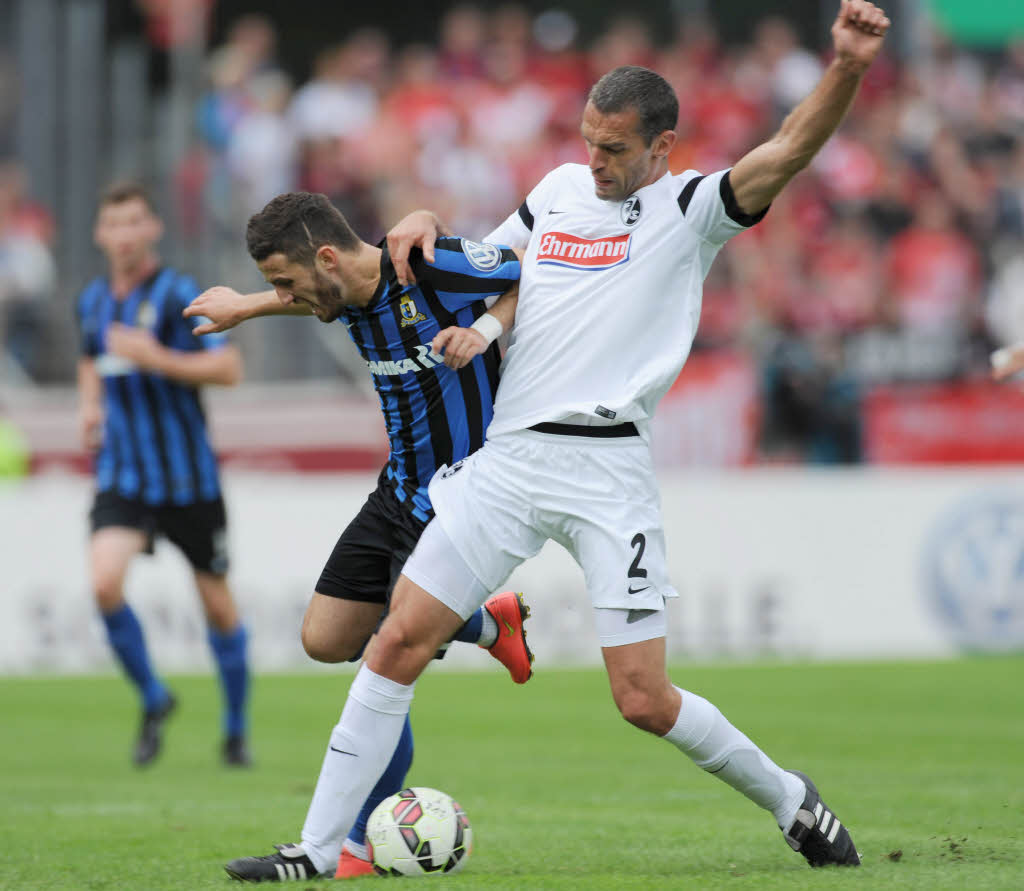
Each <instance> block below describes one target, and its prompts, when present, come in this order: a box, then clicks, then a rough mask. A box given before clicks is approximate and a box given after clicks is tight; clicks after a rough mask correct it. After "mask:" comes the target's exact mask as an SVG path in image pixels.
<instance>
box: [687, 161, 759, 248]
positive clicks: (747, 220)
mask: <svg viewBox="0 0 1024 891" xmlns="http://www.w3.org/2000/svg"><path fill="white" fill-rule="evenodd" d="M730 169H731V168H730ZM676 179H677V181H678V182H680V183H681V184H682V190H681V191H680V193H679V198H678V201H679V209H680V210H681V211H682V212H683V216H684V217H686V222H687V223H689V224H690V226H691V227H692V228H693V229H694V231H695V232H696V233H697V234H698V235H699V236H700V237H701V238H703V239H704V240H705V241H708V242H710V243H711V244H717V245H723V244H725V243H726V242H727V241H728V240H729V239H730V238H732V237H733V236H734V235H737V234H739V233H740V232H744V231H745V230H747V229H748V228H750V227H751V226H753V225H754V223H757V222H759V221H760V220H761V219H762V218H763V217H764V215H765V214H766V213H768V208H767V207H766V208H764V210H762V211H760V212H759V213H756V214H753V215H751V214H746V213H744V212H743V211H742V210H740V208H739V205H737V204H736V196H735V195H734V194H733V191H732V186H731V185H730V183H729V170H719V171H717V172H716V173H709V174H708V175H707V176H702V175H701V174H699V173H698V172H697V171H696V170H687V171H686V173H683V174H681V175H680V176H678V177H676Z"/></svg>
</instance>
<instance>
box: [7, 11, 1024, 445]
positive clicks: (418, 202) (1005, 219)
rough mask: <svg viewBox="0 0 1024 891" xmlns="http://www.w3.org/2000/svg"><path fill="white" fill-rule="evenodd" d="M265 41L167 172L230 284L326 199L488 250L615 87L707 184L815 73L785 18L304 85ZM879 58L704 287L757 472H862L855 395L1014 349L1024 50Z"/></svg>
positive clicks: (456, 23)
mask: <svg viewBox="0 0 1024 891" xmlns="http://www.w3.org/2000/svg"><path fill="white" fill-rule="evenodd" d="M276 37H277V35H276V31H275V24H274V23H273V22H272V21H270V20H269V19H266V18H263V17H261V16H257V15H250V16H246V17H244V18H243V19H241V20H239V21H237V22H236V23H234V25H233V26H232V27H231V28H230V30H229V32H228V33H227V36H226V39H225V41H224V42H223V43H222V44H221V45H219V46H216V47H215V48H213V49H212V51H211V52H210V53H209V56H208V63H207V79H206V83H207V86H206V88H205V92H204V93H203V95H202V96H201V98H200V100H199V102H198V106H197V108H196V119H195V120H196V127H197V130H198V141H197V145H196V148H195V149H194V151H193V152H192V153H191V154H190V155H189V156H188V157H186V158H183V159H182V161H181V164H180V166H179V168H178V170H177V172H176V194H177V195H178V196H179V203H180V212H181V219H182V221H183V225H184V228H185V234H186V236H188V235H189V234H190V233H191V235H192V237H195V238H203V239H209V238H211V237H212V238H213V239H214V240H215V242H216V243H219V242H223V243H224V244H225V245H229V244H230V245H231V246H232V250H230V251H229V250H225V251H224V252H223V255H224V256H230V257H233V258H235V259H234V260H233V261H232V262H237V263H240V264H241V263H245V262H246V260H245V256H244V252H241V253H240V252H239V248H240V243H241V233H242V231H243V229H244V223H245V220H246V219H247V217H248V216H249V215H250V214H251V213H253V212H254V211H256V210H259V209H260V208H261V207H262V206H263V204H264V203H265V202H266V201H267V200H269V199H270V198H272V197H273V196H274V195H276V194H278V193H280V192H283V191H288V190H291V189H297V188H298V189H305V190H309V191H315V192H324V193H326V194H327V195H329V196H330V197H331V199H332V200H333V201H334V202H335V203H336V204H337V206H338V207H339V208H340V209H341V210H342V212H343V213H344V214H345V215H346V216H347V217H348V218H349V220H350V221H351V223H352V224H353V226H354V227H355V229H356V231H358V232H359V233H360V234H362V235H364V236H365V237H367V238H379V237H381V236H382V235H383V233H384V232H385V231H386V229H387V227H388V226H390V225H391V224H392V223H394V222H395V221H397V220H398V219H399V218H400V217H401V216H403V215H404V214H405V213H406V212H408V211H410V210H412V209H415V208H419V207H429V208H431V209H433V210H435V211H436V212H437V213H438V214H439V215H440V216H441V217H442V218H444V219H446V220H447V221H448V222H449V224H450V225H451V227H452V228H453V229H454V230H455V231H457V232H460V233H465V234H467V235H471V236H477V237H479V236H482V235H483V234H485V233H486V232H487V231H488V230H489V229H491V228H492V227H493V226H494V225H495V224H496V223H498V222H499V221H500V220H501V219H503V218H504V217H505V216H506V215H507V214H508V213H510V212H512V211H513V210H514V209H515V208H516V207H518V205H519V203H520V202H521V201H522V199H523V197H524V196H525V195H526V194H527V192H528V191H529V190H530V189H531V188H532V186H533V185H534V184H535V183H536V182H537V181H538V180H539V179H540V178H541V176H543V175H544V173H546V172H547V171H548V170H550V169H551V168H553V167H555V166H556V165H558V164H561V163H563V162H566V161H585V156H584V154H583V149H582V143H581V140H580V137H579V130H578V127H579V119H580V113H581V110H582V107H583V104H584V101H585V97H586V92H587V89H588V87H589V85H590V84H591V83H593V81H594V80H595V79H596V78H597V77H598V76H600V74H602V73H603V72H604V71H607V70H608V69H610V68H612V67H615V66H617V65H622V64H638V65H646V66H649V67H652V68H654V69H656V70H657V71H659V72H660V73H662V74H663V75H664V76H665V77H666V78H667V79H668V80H669V81H670V82H671V83H672V84H673V86H674V87H675V89H676V91H677V93H678V95H679V97H680V102H681V115H680V122H679V140H678V143H677V145H676V148H675V150H674V151H673V154H672V157H671V159H670V166H671V168H672V170H673V172H677V173H678V172H681V171H683V170H686V169H689V168H693V169H697V170H700V171H702V172H710V171H712V170H715V169H720V168H722V167H725V166H728V165H730V164H731V163H733V162H735V160H736V159H738V158H739V157H740V156H741V155H742V154H743V153H744V152H745V151H746V150H748V149H749V148H751V147H753V146H754V145H756V144H757V143H759V142H760V141H762V140H764V139H765V138H766V137H768V136H769V135H771V133H772V132H773V131H774V130H775V129H776V128H777V127H778V125H779V124H780V122H781V121H782V119H783V118H784V116H785V115H786V113H787V112H788V111H789V110H790V109H791V108H792V107H793V106H794V105H795V104H796V103H797V102H798V101H799V100H800V99H801V98H802V97H803V96H804V95H806V94H807V92H808V91H809V90H810V89H811V88H812V87H813V85H814V84H815V82H816V81H817V79H818V77H819V75H820V73H821V71H822V70H823V66H824V65H825V64H826V63H827V61H828V56H827V53H825V54H823V53H822V52H819V49H820V48H818V47H807V46H803V45H801V43H800V41H799V40H798V38H797V35H796V33H795V31H794V30H793V28H792V27H791V26H790V25H789V24H788V23H787V22H785V21H783V20H781V19H777V18H768V19H765V20H763V21H761V22H760V23H758V24H757V26H756V28H755V29H754V31H753V36H752V38H751V40H750V41H749V43H747V44H745V45H723V44H722V43H721V42H720V41H719V39H718V37H717V35H716V33H715V30H714V28H713V27H712V25H711V24H710V23H709V22H707V21H702V20H687V21H682V22H681V23H680V25H679V28H678V30H677V32H676V33H675V34H671V35H665V34H653V33H652V32H651V29H650V28H649V26H648V25H647V24H646V23H645V22H644V21H643V20H642V19H639V18H634V17H630V16H629V15H625V14H624V15H623V16H622V17H621V18H619V19H617V20H615V21H611V22H609V23H607V25H606V26H605V28H604V29H603V30H602V31H601V32H600V34H599V35H598V36H597V37H596V39H594V40H592V41H588V42H587V44H586V45H584V42H583V41H582V40H581V39H580V35H579V32H578V28H577V23H576V22H575V21H574V20H573V19H572V18H571V17H570V16H569V15H568V14H566V13H564V12H559V11H549V12H546V13H543V14H541V15H538V16H534V15H532V14H530V13H529V12H527V11H526V10H525V9H524V8H523V7H520V6H516V5H508V6H502V7H500V8H499V9H497V10H493V11H492V10H489V9H488V10H487V11H485V10H484V8H483V7H477V6H473V5H464V6H459V7H454V8H452V9H451V10H450V11H449V12H448V13H447V14H446V15H445V16H444V17H443V19H442V20H441V21H440V22H439V28H438V37H437V40H436V42H435V43H432V44H408V45H404V46H400V47H396V46H394V45H392V44H391V42H390V41H389V39H388V37H387V36H386V35H385V33H384V32H383V31H378V30H374V29H361V30H358V31H355V32H353V33H350V34H347V35H345V36H344V38H343V39H342V40H340V41H339V42H338V43H336V44H334V45H330V46H327V47H326V48H324V49H323V50H321V51H320V52H319V53H318V54H317V56H316V58H315V63H314V65H313V70H312V74H311V76H310V77H309V79H308V80H306V81H305V82H303V83H299V84H296V83H294V82H293V79H292V78H291V77H290V76H289V74H288V73H287V72H286V71H285V70H284V69H283V68H282V67H281V66H280V65H279V64H278V62H277V61H276V56H275V46H276ZM666 38H669V39H668V41H667V42H666ZM893 49H894V48H892V47H890V54H889V55H888V56H885V57H883V58H881V59H880V60H879V61H878V62H877V63H876V65H875V66H874V67H873V68H872V70H871V71H870V73H869V75H868V78H867V80H866V82H865V84H864V86H863V88H862V90H861V93H860V95H859V97H858V100H857V102H856V105H855V107H854V109H853V110H852V112H851V113H850V115H849V117H848V118H847V120H846V121H845V123H844V124H843V127H842V129H841V131H840V133H839V134H838V135H837V136H836V137H835V138H834V139H833V140H832V141H831V142H830V143H829V144H828V145H827V146H826V147H825V149H824V150H823V151H822V152H821V154H820V155H819V157H818V158H817V159H816V160H815V162H814V164H813V166H812V168H811V169H810V170H808V171H806V172H804V173H803V174H801V175H800V176H799V177H798V178H797V179H796V180H795V181H794V182H793V183H792V184H791V186H790V187H789V189H787V190H786V191H785V192H784V193H783V194H782V196H781V197H780V198H779V200H777V201H776V202H775V205H774V206H773V208H772V210H771V212H770V213H769V214H768V216H767V218H766V219H765V221H764V222H763V223H762V224H760V225H759V226H757V227H755V229H754V230H752V231H751V232H750V233H746V234H744V235H742V236H740V237H739V238H738V239H736V240H735V241H734V242H733V244H732V245H731V246H730V248H729V249H727V250H726V251H724V252H723V253H722V254H721V256H720V257H719V259H718V261H717V262H716V264H715V265H714V267H713V269H712V272H711V274H710V277H709V278H708V281H707V283H706V289H705V305H704V312H703V317H702V322H701V327H700V331H699V334H698V339H697V343H696V346H695V349H696V350H733V351H735V350H741V351H743V352H744V353H745V354H746V355H748V356H749V357H751V359H752V362H753V363H754V366H755V367H756V368H757V369H758V374H759V376H760V381H761V388H762V394H763V405H762V408H763V411H762V431H763V432H762V449H763V452H764V455H765V456H766V457H769V458H770V457H772V456H780V457H783V458H785V457H787V456H794V457H796V458H797V459H800V458H805V459H808V460H816V461H856V460H859V459H860V457H861V446H860V406H861V403H862V399H863V396H864V394H865V392H867V391H868V390H869V389H870V388H871V387H873V386H875V385H878V384H891V383H909V382H935V381H950V380H965V379H968V380H969V379H972V378H980V377H982V376H984V375H985V374H986V373H987V356H988V352H989V351H990V349H992V348H993V347H994V346H997V345H1001V344H1004V343H1007V342H1010V341H1014V340H1019V339H1022V338H1024V40H1021V41H1019V42H1012V41H1011V42H1009V43H1008V45H1007V46H1006V47H1005V48H1004V49H1003V50H1001V51H998V52H995V51H993V52H985V53H980V52H977V51H969V50H967V49H965V48H962V47H958V46H956V45H955V44H954V43H952V42H951V41H950V40H948V39H947V38H945V37H944V36H943V35H941V34H940V33H938V32H936V33H934V34H933V35H932V36H931V38H930V39H929V41H928V42H927V44H926V45H925V46H923V47H921V49H920V51H919V52H917V53H915V54H914V55H913V56H912V57H910V58H908V59H906V60H903V61H900V60H898V59H897V58H896V57H895V55H894V54H893V52H892V51H893ZM8 166H9V167H10V171H9V175H6V176H3V177H0V301H2V302H3V305H4V312H5V317H6V318H7V323H6V324H7V332H6V334H5V338H6V342H7V344H8V347H9V348H10V349H11V350H13V351H14V353H15V354H16V353H17V337H16V330H14V329H16V327H17V312H14V313H13V322H12V313H11V312H10V311H9V307H10V306H13V305H16V304H17V301H19V300H20V301H22V302H24V301H25V300H31V299H33V296H34V295H35V294H38V293H43V292H45V291H46V289H47V288H48V287H50V286H52V279H53V272H52V260H51V259H50V256H49V250H50V246H49V245H48V244H47V234H48V233H47V231H46V227H45V225H42V226H41V225H40V222H39V220H38V219H37V218H36V217H35V215H34V214H33V213H32V212H31V204H30V202H28V201H27V199H26V198H25V196H24V195H23V194H22V192H21V191H20V190H21V189H22V185H23V184H21V183H19V182H17V180H18V177H17V175H16V171H15V170H14V168H13V167H11V166H10V165H8ZM5 169H6V168H5ZM12 202H13V205H12ZM19 202H20V203H19ZM14 205H16V206H14ZM17 207H20V208H22V209H21V210H18V209H17ZM211 231H212V234H211ZM12 258H20V259H12ZM220 272H221V273H222V274H223V275H224V276H229V275H231V274H232V270H231V269H224V270H221V271H220ZM12 325H13V328H12Z"/></svg>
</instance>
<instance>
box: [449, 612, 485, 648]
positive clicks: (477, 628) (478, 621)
mask: <svg viewBox="0 0 1024 891" xmlns="http://www.w3.org/2000/svg"><path fill="white" fill-rule="evenodd" d="M483 630H484V608H483V607H480V609H478V610H477V611H476V612H475V613H473V615H471V616H470V617H469V618H468V619H466V624H465V625H463V626H462V627H461V628H460V629H459V630H458V631H456V632H455V634H453V635H452V640H457V641H461V642H462V643H477V642H478V641H479V640H480V635H481V634H483Z"/></svg>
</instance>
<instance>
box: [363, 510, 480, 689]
mask: <svg viewBox="0 0 1024 891" xmlns="http://www.w3.org/2000/svg"><path fill="white" fill-rule="evenodd" d="M432 525H437V523H436V520H435V521H434V523H432ZM429 530H430V527H429V526H428V527H427V531H428V532H429ZM476 584H477V585H479V582H476ZM484 596H486V594H485V595H484ZM481 602H482V600H481ZM464 621H465V619H464V618H463V617H462V616H461V615H459V613H457V612H455V610H453V609H452V608H451V607H450V606H447V605H446V604H445V603H443V602H442V601H440V600H438V598H437V597H435V596H434V595H433V594H432V593H430V592H429V591H427V590H426V589H425V588H423V587H422V586H421V585H420V584H418V583H417V582H415V581H413V580H412V579H411V578H409V577H408V576H407V575H405V574H404V573H403V574H402V575H401V576H399V578H398V582H397V584H396V585H395V590H394V591H393V592H392V595H391V606H390V609H389V611H388V614H387V616H386V617H385V619H384V621H383V623H382V624H381V626H380V629H379V631H378V632H377V635H376V636H375V637H374V638H373V639H372V640H371V641H370V644H369V646H367V648H366V664H367V666H368V667H369V668H370V670H371V671H373V672H375V673H376V674H380V675H383V676H384V677H386V678H389V679H391V680H393V681H396V682H398V683H400V684H411V683H412V682H413V681H415V680H416V678H417V677H419V675H420V673H421V672H422V671H423V669H424V668H425V667H426V666H427V663H429V662H430V660H431V659H433V658H434V655H435V654H436V653H437V650H438V648H439V647H440V646H441V645H442V644H443V643H446V642H447V641H448V640H450V639H451V637H452V635H453V634H454V633H455V632H456V631H457V630H458V629H459V628H460V627H461V626H462V624H463V622H464Z"/></svg>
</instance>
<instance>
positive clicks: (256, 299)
mask: <svg viewBox="0 0 1024 891" xmlns="http://www.w3.org/2000/svg"><path fill="white" fill-rule="evenodd" d="M182 315H183V316H184V317H185V318H187V319H188V318H194V317H197V316H199V317H202V318H204V319H208V321H205V322H203V323H202V324H200V325H197V326H196V327H195V328H193V329H192V333H193V334H195V335H202V334H213V333H215V332H217V331H227V330H228V329H229V328H234V327H235V325H239V324H241V323H242V322H244V321H245V320H246V319H256V318H260V317H262V316H311V317H312V316H313V314H312V312H311V311H310V308H309V306H308V305H307V304H304V303H289V304H287V305H286V304H284V303H282V302H281V299H280V298H279V297H278V296H277V291H274V290H273V289H271V290H269V291H258V292H256V293H254V294H240V293H239V292H238V291H236V290H235V289H234V288H228V287H225V286H224V285H217V286H216V287H213V288H209V289H207V290H205V291H203V293H202V294H200V295H199V296H198V297H196V299H195V300H193V301H192V302H191V303H190V304H189V305H188V306H186V307H185V309H184V310H183V311H182Z"/></svg>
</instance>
